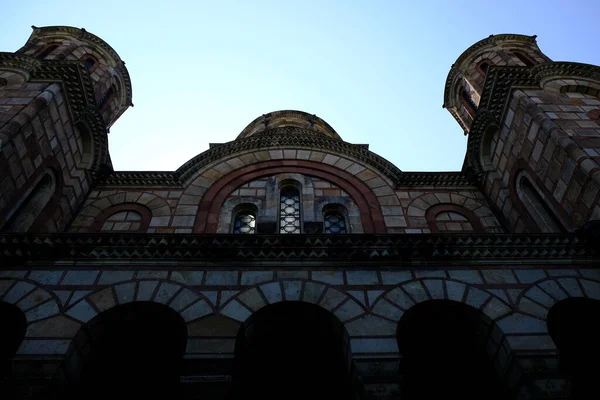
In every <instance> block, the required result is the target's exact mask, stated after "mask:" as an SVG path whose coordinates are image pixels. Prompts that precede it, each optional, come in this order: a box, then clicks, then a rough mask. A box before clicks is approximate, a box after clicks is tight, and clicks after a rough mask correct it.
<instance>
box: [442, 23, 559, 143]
mask: <svg viewBox="0 0 600 400" xmlns="http://www.w3.org/2000/svg"><path fill="white" fill-rule="evenodd" d="M550 61H552V60H550V59H549V58H548V57H547V56H546V55H545V54H544V53H542V51H541V50H540V49H539V47H538V46H537V42H536V36H535V35H534V36H525V35H514V34H502V35H491V36H489V37H488V38H486V39H483V40H480V41H479V42H477V43H475V44H474V45H472V46H471V47H469V48H468V49H467V50H466V51H465V52H464V53H462V54H461V55H460V57H458V59H457V60H456V62H455V63H454V64H452V68H451V69H450V73H448V78H447V79H446V86H445V90H444V104H443V107H444V108H446V109H447V110H448V111H450V114H452V116H453V117H454V118H456V120H457V121H458V123H459V125H460V126H461V127H462V128H463V129H464V131H465V134H467V133H469V131H470V129H471V124H472V123H473V119H475V114H476V113H477V109H478V107H479V102H480V100H481V94H482V92H483V86H484V82H485V78H486V75H487V73H488V70H489V69H490V68H491V67H493V66H515V67H533V66H535V65H538V64H542V63H546V62H550Z"/></svg>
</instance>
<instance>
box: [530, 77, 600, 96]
mask: <svg viewBox="0 0 600 400" xmlns="http://www.w3.org/2000/svg"><path fill="white" fill-rule="evenodd" d="M540 86H542V89H544V90H545V91H546V92H548V93H551V94H553V95H557V96H561V95H564V94H563V93H564V91H565V89H567V88H568V90H569V91H575V92H579V91H581V90H582V89H584V90H585V92H586V93H590V94H592V95H594V93H596V94H595V96H596V97H598V96H597V93H598V92H599V91H600V81H597V80H596V81H595V80H592V79H589V78H581V77H578V76H570V77H553V78H550V79H544V80H543V81H542V82H541V83H540ZM589 88H591V90H590V89H589Z"/></svg>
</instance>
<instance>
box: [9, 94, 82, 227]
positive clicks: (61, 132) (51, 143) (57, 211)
mask: <svg viewBox="0 0 600 400" xmlns="http://www.w3.org/2000/svg"><path fill="white" fill-rule="evenodd" d="M0 148H1V152H0V170H2V171H5V172H6V173H5V174H4V175H3V176H2V178H1V181H0V224H2V223H4V222H5V220H4V219H3V218H6V217H7V216H9V215H12V213H13V211H14V210H15V207H16V206H17V204H18V202H19V201H20V200H22V199H23V197H24V196H25V195H26V193H27V191H28V190H30V189H31V188H32V187H33V185H35V182H36V180H38V179H39V178H40V177H41V175H42V174H43V173H44V171H45V170H47V169H48V168H51V169H53V171H54V173H55V175H56V176H57V177H58V181H59V184H58V186H57V189H56V196H55V197H54V199H53V200H52V201H51V202H52V204H51V205H50V204H49V207H47V208H46V209H44V211H43V213H42V214H43V215H42V217H41V219H40V220H38V222H36V225H38V227H37V229H39V230H46V231H61V230H63V229H64V228H65V227H66V226H67V224H68V223H69V222H70V221H71V220H72V218H73V217H74V215H75V214H76V212H77V210H78V208H79V205H80V204H81V202H82V201H83V198H84V197H85V195H86V193H87V192H88V190H89V184H90V183H89V180H88V178H87V176H86V174H85V172H84V170H83V168H82V166H81V161H82V154H83V142H82V138H81V136H80V135H79V134H78V132H77V130H76V129H74V127H73V125H72V122H71V116H70V115H69V111H68V108H67V104H66V102H65V98H64V93H63V91H62V88H61V86H60V85H59V84H56V83H54V84H47V83H43V84H42V83H23V84H22V85H18V84H16V85H9V86H5V87H3V88H2V89H0Z"/></svg>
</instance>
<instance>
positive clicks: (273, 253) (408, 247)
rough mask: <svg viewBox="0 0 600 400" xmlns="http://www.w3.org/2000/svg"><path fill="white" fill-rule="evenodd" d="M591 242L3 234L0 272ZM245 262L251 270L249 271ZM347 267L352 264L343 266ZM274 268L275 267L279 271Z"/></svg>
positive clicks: (587, 260) (567, 258)
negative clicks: (73, 264) (75, 263)
mask: <svg viewBox="0 0 600 400" xmlns="http://www.w3.org/2000/svg"><path fill="white" fill-rule="evenodd" d="M596 247H597V246H596V245H595V244H594V242H593V238H588V236H585V235H578V234H456V233H453V234H419V235H417V234H402V235H385V234H384V235H373V234H349V235H308V234H302V235H260V234H256V235H228V234H220V235H219V234H215V235H191V234H190V235H181V234H178V235H167V234H102V235H99V234H82V233H78V234H46V235H27V234H12V235H9V234H4V235H0V261H1V264H2V265H4V266H10V265H12V266H16V265H23V264H28V263H37V262H44V263H48V262H56V261H60V262H70V260H71V261H72V260H89V261H94V262H98V261H102V260H113V259H120V260H135V261H136V262H137V263H140V262H143V261H144V260H146V261H148V262H156V260H172V261H175V262H181V263H188V262H190V261H193V262H200V261H202V262H209V263H214V262H218V261H222V262H236V261H240V262H244V263H245V265H246V266H248V265H250V264H252V263H255V264H256V265H260V266H263V267H264V262H265V261H273V262H281V261H290V262H294V261H300V262H302V263H304V264H306V263H307V262H309V261H315V262H318V263H319V264H318V265H323V264H322V263H323V262H332V263H336V262H343V263H346V264H344V265H345V266H346V267H353V266H357V267H358V266H360V265H361V264H363V265H364V264H376V265H379V264H381V265H385V266H386V267H387V268H390V265H391V264H389V263H390V262H392V261H395V262H398V263H399V264H398V265H402V266H406V263H410V262H415V263H418V264H419V265H421V266H422V265H425V264H427V265H430V264H431V265H433V264H436V263H440V262H442V263H444V265H452V264H454V263H456V265H461V266H463V265H465V264H468V263H469V262H474V263H480V262H481V260H486V262H488V263H490V262H498V263H502V265H508V264H512V263H515V264H518V265H524V264H532V265H534V264H540V263H543V264H545V265H548V264H564V263H567V264H574V263H580V264H586V265H587V264H589V265H592V264H593V265H596V264H597V263H598V261H599V260H600V257H599V255H598V253H597V251H596V250H595V248H596ZM248 260H251V261H250V264H248V262H249V261H248ZM348 261H354V262H356V263H351V264H348ZM278 265H279V264H278Z"/></svg>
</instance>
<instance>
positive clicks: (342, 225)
mask: <svg viewBox="0 0 600 400" xmlns="http://www.w3.org/2000/svg"><path fill="white" fill-rule="evenodd" d="M344 211H345V208H344V207H343V206H339V205H329V206H326V207H325V208H323V231H324V233H326V234H344V233H348V227H347V224H346V213H345V212H344Z"/></svg>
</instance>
